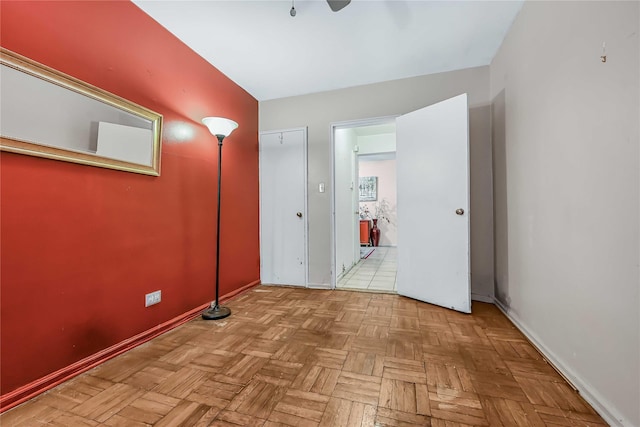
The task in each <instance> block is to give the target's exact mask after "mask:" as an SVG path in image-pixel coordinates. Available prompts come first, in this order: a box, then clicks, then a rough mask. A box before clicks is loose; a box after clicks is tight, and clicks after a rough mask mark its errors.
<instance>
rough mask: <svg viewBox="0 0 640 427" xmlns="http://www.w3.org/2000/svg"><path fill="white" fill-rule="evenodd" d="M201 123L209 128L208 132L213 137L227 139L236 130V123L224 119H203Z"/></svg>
mask: <svg viewBox="0 0 640 427" xmlns="http://www.w3.org/2000/svg"><path fill="white" fill-rule="evenodd" d="M202 123H204V124H205V126H206V127H207V128H209V132H211V133H212V134H213V135H215V136H219V135H222V136H223V137H227V136H229V135H231V132H233V131H234V130H236V129H237V128H238V123H236V122H234V121H233V120H230V119H225V118H224V117H205V118H204V119H202Z"/></svg>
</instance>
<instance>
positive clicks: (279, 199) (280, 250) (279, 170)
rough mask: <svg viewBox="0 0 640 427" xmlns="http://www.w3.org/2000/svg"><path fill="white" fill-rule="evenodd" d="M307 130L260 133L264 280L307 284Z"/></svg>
mask: <svg viewBox="0 0 640 427" xmlns="http://www.w3.org/2000/svg"><path fill="white" fill-rule="evenodd" d="M306 147H307V133H306V129H295V130H288V131H282V132H263V133H261V134H260V280H261V281H262V283H267V284H277V285H297V286H306V285H307V237H306V235H307V233H306V231H307V209H306V200H307V193H306V189H307V151H306Z"/></svg>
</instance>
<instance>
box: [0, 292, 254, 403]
mask: <svg viewBox="0 0 640 427" xmlns="http://www.w3.org/2000/svg"><path fill="white" fill-rule="evenodd" d="M259 284H260V280H255V281H253V282H251V283H249V284H247V285H244V286H242V287H240V288H238V289H236V290H234V291H231V292H229V293H227V294H225V295H223V296H221V297H220V302H225V301H228V300H230V299H232V298H233V297H235V296H237V295H238V294H241V293H243V292H245V291H247V290H249V289H251V288H253V287H255V286H257V285H259ZM209 306H210V303H207V304H203V305H200V306H198V307H196V308H194V309H192V310H189V311H187V312H186V313H183V314H181V315H179V316H176V317H174V318H173V319H170V320H168V321H166V322H164V323H161V324H159V325H157V326H154V327H153V328H151V329H147V330H146V331H144V332H141V333H139V334H137V335H134V336H133V337H131V338H128V339H126V340H124V341H121V342H119V343H117V344H114V345H112V346H111V347H108V348H105V349H104V350H101V351H99V352H97V353H94V354H92V355H91V356H88V357H85V358H84V359H81V360H78V361H77V362H74V363H72V364H71V365H69V366H66V367H64V368H61V369H58V370H57V371H55V372H52V373H50V374H48V375H45V376H44V377H41V378H38V379H37V380H35V381H32V382H30V383H29V384H26V385H24V386H22V387H19V388H17V389H15V390H13V391H10V392H8V393H5V394H3V395H2V396H0V414H1V413H3V412H5V411H7V410H9V409H11V408H13V407H15V406H18V405H20V404H21V403H24V402H26V401H27V400H29V399H32V398H34V397H35V396H37V395H39V394H41V393H43V392H45V391H47V390H50V389H52V388H54V387H56V386H58V385H60V384H62V383H63V382H65V381H68V380H70V379H71V378H73V377H75V376H77V375H80V374H82V373H84V372H86V371H88V370H90V369H93V368H95V367H96V366H98V365H100V364H102V363H104V362H106V361H107V360H109V359H113V358H114V357H116V356H119V355H120V354H122V353H125V352H127V351H129V350H131V349H133V348H135V347H137V346H139V345H141V344H144V343H146V342H148V341H150V340H152V339H153V338H156V337H157V336H159V335H162V334H164V333H165V332H168V331H170V330H171V329H174V328H176V327H178V326H180V325H182V324H184V323H186V322H188V321H190V320H193V319H195V318H196V317H198V316H199V315H200V313H201V312H202V311H203V310H204V309H206V308H207V307H209Z"/></svg>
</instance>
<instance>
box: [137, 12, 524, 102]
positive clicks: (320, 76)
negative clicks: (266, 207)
mask: <svg viewBox="0 0 640 427" xmlns="http://www.w3.org/2000/svg"><path fill="white" fill-rule="evenodd" d="M133 1H134V3H135V4H136V5H138V6H139V7H140V8H141V9H142V10H144V11H145V12H146V13H147V14H149V15H150V16H151V17H152V18H154V19H155V20H156V21H158V22H159V23H160V24H161V25H162V26H164V27H165V28H167V29H168V30H169V31H171V32H172V33H173V34H175V35H176V36H177V37H178V38H179V39H181V40H182V41H183V42H184V43H186V44H187V45H188V46H190V47H191V48H192V49H193V50H194V51H196V52H197V53H198V54H200V55H201V56H202V57H203V58H205V59H206V60H207V61H209V62H210V63H211V64H212V65H214V66H215V67H216V68H218V69H219V70H220V71H222V72H223V73H224V74H226V75H227V76H228V77H229V78H230V79H231V80H233V81H234V82H236V83H237V84H238V85H240V86H241V87H242V88H244V89H245V90H246V91H247V92H249V93H250V94H251V95H253V96H254V97H255V98H256V99H258V100H259V101H264V100H268V99H275V98H283V97H287V96H294V95H301V94H307V93H314V92H321V91H326V90H332V89H340V88H345V87H350V86H357V85H362V84H368V83H377V82H381V81H387V80H395V79H400V78H406V77H413V76H419V75H425V74H432V73H438V72H443V71H451V70H457V69H462V68H469V67H476V66H481V65H487V64H489V63H490V61H491V59H492V58H493V56H494V55H495V53H496V51H497V50H498V48H499V46H500V44H501V43H502V40H503V38H504V36H505V34H506V33H507V31H508V29H509V26H510V25H511V23H512V22H513V20H514V18H515V16H516V15H517V13H518V12H519V10H520V8H521V7H522V0H508V1H480V0H476V1H455V0H448V1H427V0H353V1H352V2H351V4H350V5H348V6H347V7H346V8H344V9H342V10H341V11H339V12H332V11H331V9H330V8H329V5H328V4H327V3H326V2H325V1H324V0H294V1H295V8H296V11H297V15H296V16H295V17H291V16H290V15H289V10H290V9H291V4H292V3H291V0H289V1H281V0H257V1H245V0H235V1H187V0H165V1H161V0H153V1H151V0H133Z"/></svg>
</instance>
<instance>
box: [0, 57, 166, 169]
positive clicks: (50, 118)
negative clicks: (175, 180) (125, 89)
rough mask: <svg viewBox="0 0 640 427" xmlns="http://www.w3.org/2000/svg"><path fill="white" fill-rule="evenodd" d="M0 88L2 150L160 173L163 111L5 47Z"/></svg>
mask: <svg viewBox="0 0 640 427" xmlns="http://www.w3.org/2000/svg"><path fill="white" fill-rule="evenodd" d="M0 93H2V96H1V97H0V150H2V151H9V152H12V153H19V154H26V155H31V156H37V157H45V158H48V159H54V160H62V161H67V162H74V163H80V164H84V165H90V166H98V167H104V168H110V169H117V170H122V171H127V172H135V173H141V174H146V175H153V176H159V175H160V152H161V144H162V136H161V135H162V116H161V115H160V114H158V113H156V112H153V111H151V110H149V109H147V108H145V107H142V106H140V105H137V104H135V103H133V102H130V101H127V100H126V99H123V98H121V97H119V96H117V95H114V94H112V93H109V92H107V91H105V90H102V89H100V88H97V87H95V86H92V85H90V84H88V83H85V82H83V81H80V80H78V79H76V78H74V77H71V76H69V75H67V74H64V73H62V72H60V71H57V70H54V69H52V68H49V67H47V66H45V65H42V64H40V63H37V62H35V61H32V60H31V59H28V58H26V57H24V56H21V55H19V54H17V53H15V52H12V51H10V50H8V49H5V48H2V47H0Z"/></svg>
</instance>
